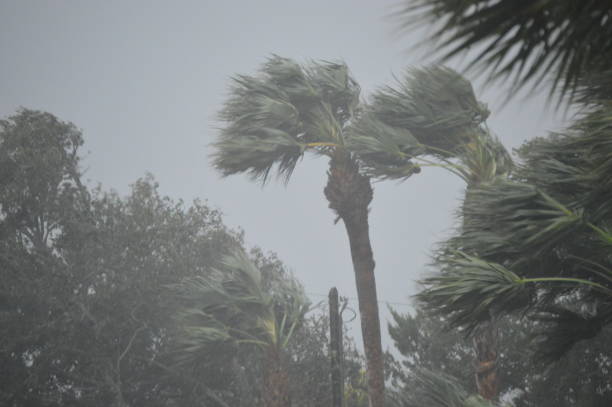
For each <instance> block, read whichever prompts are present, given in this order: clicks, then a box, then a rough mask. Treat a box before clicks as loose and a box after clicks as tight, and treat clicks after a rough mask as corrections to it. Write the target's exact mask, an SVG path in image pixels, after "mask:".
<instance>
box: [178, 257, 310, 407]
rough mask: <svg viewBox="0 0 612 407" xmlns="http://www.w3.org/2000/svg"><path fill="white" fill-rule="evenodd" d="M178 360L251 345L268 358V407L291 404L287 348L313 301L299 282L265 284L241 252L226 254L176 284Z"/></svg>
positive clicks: (265, 369)
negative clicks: (204, 271) (215, 263)
mask: <svg viewBox="0 0 612 407" xmlns="http://www.w3.org/2000/svg"><path fill="white" fill-rule="evenodd" d="M175 290H176V293H177V296H178V298H179V301H178V303H179V304H180V305H179V307H178V310H177V316H176V318H177V323H178V327H179V330H180V331H179V334H178V335H177V344H178V345H177V350H176V353H175V355H176V361H177V363H179V364H181V363H182V364H192V363H193V362H194V361H200V360H202V361H206V360H207V359H208V358H209V357H210V355H211V354H216V353H217V352H219V349H220V348H221V347H225V346H232V347H235V348H241V347H249V348H252V349H255V350H257V351H259V352H260V353H261V355H262V357H263V361H264V367H263V389H262V398H263V401H264V405H265V406H266V407H287V406H289V405H290V394H289V378H288V376H287V367H286V360H285V358H286V355H285V353H284V352H285V350H286V346H287V344H288V343H289V341H290V340H291V339H292V337H293V334H294V332H295V330H296V328H297V327H298V326H299V325H300V324H301V323H302V321H303V318H304V315H305V313H306V311H307V310H308V307H309V303H308V301H307V299H306V298H305V296H304V293H303V290H302V289H301V287H299V286H298V285H297V283H295V282H294V281H291V280H279V281H276V282H275V284H274V289H273V290H272V291H274V292H270V291H271V290H268V289H266V288H265V287H264V281H263V279H262V274H261V272H260V271H259V270H258V268H257V267H256V266H255V265H254V264H253V262H252V261H251V260H249V258H248V257H247V256H246V254H244V253H243V252H242V251H239V250H235V251H233V252H232V253H230V254H228V255H226V256H225V257H224V258H223V260H222V261H221V262H220V264H219V266H218V267H217V268H214V269H212V270H209V272H208V273H207V274H206V275H202V276H198V277H194V278H189V279H186V280H184V281H183V282H182V283H181V284H179V285H177V286H175Z"/></svg>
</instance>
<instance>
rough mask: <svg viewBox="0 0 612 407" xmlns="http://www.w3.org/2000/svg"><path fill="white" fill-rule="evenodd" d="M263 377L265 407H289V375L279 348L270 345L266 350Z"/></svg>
mask: <svg viewBox="0 0 612 407" xmlns="http://www.w3.org/2000/svg"><path fill="white" fill-rule="evenodd" d="M264 369H265V370H264V377H263V382H264V383H263V385H264V386H263V389H264V394H263V402H264V406H265V407H289V406H291V398H290V396H289V377H288V375H287V371H286V370H285V368H284V365H283V361H282V358H281V354H280V352H279V350H278V349H276V348H275V347H273V346H270V347H269V348H268V349H267V350H266V359H265V361H264Z"/></svg>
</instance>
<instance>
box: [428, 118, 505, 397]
mask: <svg viewBox="0 0 612 407" xmlns="http://www.w3.org/2000/svg"><path fill="white" fill-rule="evenodd" d="M458 158H459V160H458V162H451V161H450V160H448V159H444V158H441V159H439V161H441V162H442V165H443V166H444V167H445V168H446V169H448V170H450V171H451V172H453V173H455V174H456V175H458V176H459V177H460V178H461V179H463V180H464V181H465V182H466V184H467V187H466V192H465V203H464V206H465V205H467V204H468V202H471V201H472V200H474V199H475V198H474V193H473V191H474V190H477V189H478V188H482V187H483V186H485V185H487V184H490V183H492V182H495V180H497V179H498V178H508V176H509V174H510V172H511V170H512V168H513V162H512V158H511V157H510V154H509V153H508V151H507V150H506V149H505V148H504V146H503V145H502V144H501V142H500V141H499V140H498V139H497V138H496V137H494V136H493V135H491V134H490V133H489V132H488V130H486V129H482V131H481V132H479V133H478V134H477V136H476V137H474V139H473V141H472V142H471V143H468V144H465V145H463V146H462V147H461V148H460V151H459V152H458ZM470 216H471V214H469V213H467V212H466V211H465V210H464V211H463V213H462V214H461V220H462V229H463V228H465V227H466V226H465V225H466V223H469V222H470V219H469V217H470ZM448 250H449V248H448V247H443V248H442V250H441V253H440V255H439V256H440V257H441V258H442V259H444V258H446V256H447V255H448ZM452 250H455V249H452ZM497 337H498V334H497V327H496V324H495V321H494V320H493V319H488V320H485V321H482V322H481V323H480V324H479V326H478V327H475V328H474V330H473V332H472V341H473V345H474V352H475V355H476V371H475V379H476V387H477V388H478V392H479V394H480V396H482V397H483V398H484V399H486V400H492V399H494V398H495V397H497V393H498V388H499V385H498V380H499V379H498V375H497V367H496V366H497V354H498V349H497Z"/></svg>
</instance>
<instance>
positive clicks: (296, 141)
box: [213, 56, 360, 182]
mask: <svg viewBox="0 0 612 407" xmlns="http://www.w3.org/2000/svg"><path fill="white" fill-rule="evenodd" d="M359 92H360V89H359V86H358V85H357V83H356V82H355V81H354V80H353V79H352V78H351V76H350V73H349V71H348V68H347V67H346V65H344V64H342V63H332V62H317V63H314V62H313V63H312V64H311V65H310V66H309V67H307V68H304V67H302V66H300V65H299V64H297V63H295V62H294V61H292V60H290V59H286V58H281V57H278V56H274V57H272V58H270V59H269V60H268V62H267V63H266V64H264V65H263V67H262V69H261V71H260V73H259V74H258V75H256V76H246V75H239V76H236V77H235V78H234V86H233V88H232V89H231V93H230V98H229V100H228V101H227V102H226V104H225V107H224V108H223V110H222V111H221V114H220V119H221V120H222V121H224V122H225V123H226V124H227V125H226V126H225V127H224V128H222V129H221V132H220V137H219V140H218V141H217V142H216V143H214V147H215V152H214V154H213V163H214V166H215V167H216V168H217V169H218V170H219V171H221V173H222V174H223V175H231V174H236V173H241V172H247V173H249V174H250V175H251V176H252V177H253V178H255V179H260V180H262V181H264V182H265V181H266V180H267V178H268V175H269V173H270V171H271V170H272V168H273V167H274V166H275V165H276V170H277V172H278V174H279V175H280V176H282V177H284V178H285V180H287V179H288V178H289V177H290V176H291V173H292V172H293V169H294V168H295V165H296V163H297V162H298V161H299V159H300V158H301V157H302V155H303V153H304V151H305V150H306V149H307V148H311V149H312V150H313V151H315V152H317V153H325V150H326V147H328V146H330V145H332V146H333V145H338V144H342V131H343V127H344V125H345V123H346V121H347V120H348V119H349V118H350V117H351V116H352V114H353V111H354V109H355V108H356V107H357V105H358V102H359Z"/></svg>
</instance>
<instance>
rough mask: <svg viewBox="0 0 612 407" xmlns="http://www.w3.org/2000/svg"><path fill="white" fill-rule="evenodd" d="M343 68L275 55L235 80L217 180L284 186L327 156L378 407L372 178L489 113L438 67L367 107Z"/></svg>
mask: <svg viewBox="0 0 612 407" xmlns="http://www.w3.org/2000/svg"><path fill="white" fill-rule="evenodd" d="M359 93H360V88H359V86H358V84H357V82H356V81H355V80H354V79H353V78H352V77H351V75H350V73H349V70H348V68H347V67H346V65H345V64H343V63H334V62H313V63H310V64H308V65H306V66H300V65H299V64H297V63H295V62H294V61H292V60H290V59H286V58H281V57H278V56H274V57H272V58H270V59H269V60H268V61H267V62H266V63H265V64H264V65H263V67H262V69H261V70H260V72H259V74H258V75H256V76H246V75H239V76H236V77H235V78H234V86H233V88H232V89H231V96H230V98H229V99H228V101H227V102H226V104H225V107H224V109H223V110H222V111H221V119H222V120H223V121H224V122H225V126H224V127H223V128H222V130H221V132H220V135H219V139H218V140H217V142H216V143H214V148H215V152H214V155H213V159H214V165H215V167H216V168H217V169H218V170H219V171H221V173H222V174H223V175H226V176H227V175H232V174H237V173H247V174H249V175H250V176H251V178H253V179H254V180H258V181H261V182H262V183H265V182H266V181H267V180H268V178H269V176H270V173H271V172H276V173H277V174H278V176H280V178H282V179H283V180H284V181H285V182H287V181H288V180H289V178H290V176H291V173H292V172H293V170H294V168H295V166H296V164H297V163H298V161H299V160H300V159H301V158H302V157H303V155H304V154H305V153H306V152H307V151H308V152H311V153H313V154H315V155H318V156H324V157H327V158H328V159H329V164H330V167H329V171H328V182H327V186H326V187H325V191H324V192H325V196H326V198H327V200H328V202H329V207H330V208H331V209H332V210H333V211H334V212H335V214H336V215H337V216H338V220H339V219H342V221H343V222H344V225H345V228H346V231H347V235H348V238H349V244H350V250H351V257H352V261H353V267H354V272H355V280H356V285H357V295H358V301H359V313H360V316H361V329H362V334H363V343H364V351H365V356H366V363H367V376H368V395H369V398H370V405H371V406H372V407H383V406H384V372H383V354H382V347H381V339H380V321H379V313H378V301H377V293H376V283H375V276H374V257H373V253H372V248H371V244H370V238H369V226H368V211H369V209H368V208H369V204H370V202H371V200H372V197H373V190H372V186H371V179H372V178H377V179H406V178H408V177H410V176H411V175H413V174H415V173H417V172H419V171H420V167H421V166H423V165H438V164H436V163H434V162H432V161H428V160H427V159H425V158H424V156H426V155H429V156H437V157H444V158H449V157H452V156H453V155H454V154H455V153H456V151H458V150H459V148H460V146H462V145H464V144H466V143H469V142H470V141H471V140H472V139H473V138H474V135H475V134H476V133H477V131H476V129H478V128H479V126H480V125H481V123H482V122H483V121H484V120H485V119H486V117H487V115H488V111H487V110H486V108H485V107H484V106H483V105H482V104H480V103H478V101H477V100H476V98H475V96H474V92H473V90H472V87H471V85H470V83H469V82H468V81H466V80H465V79H464V78H462V77H461V76H460V75H459V74H457V73H456V72H454V71H452V70H450V69H447V68H442V67H430V68H424V69H417V70H410V71H408V72H407V75H406V76H405V77H404V78H403V80H402V81H400V82H399V83H398V85H397V86H396V87H384V88H381V89H380V90H378V91H377V92H375V93H374V94H373V95H372V97H371V101H370V103H368V104H366V103H363V102H361V101H360V99H359Z"/></svg>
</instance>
